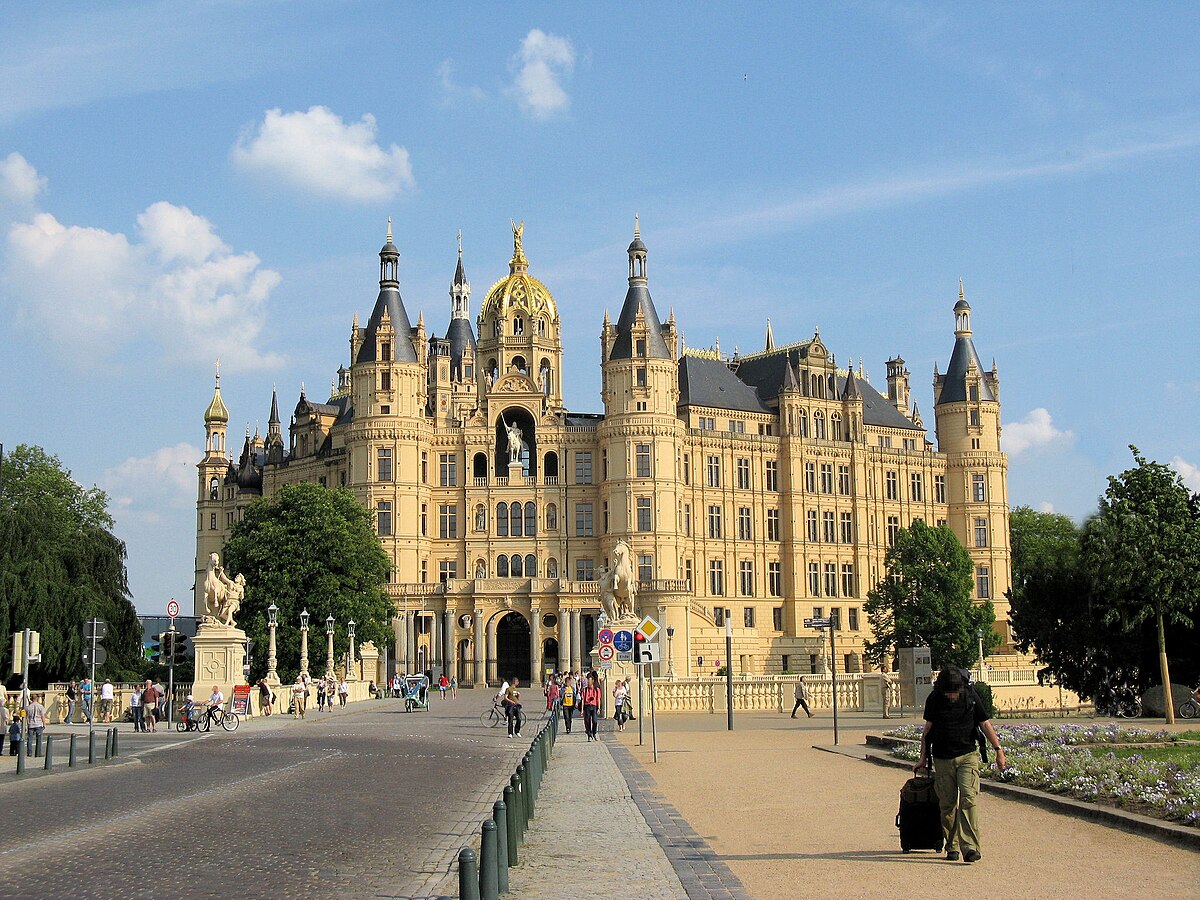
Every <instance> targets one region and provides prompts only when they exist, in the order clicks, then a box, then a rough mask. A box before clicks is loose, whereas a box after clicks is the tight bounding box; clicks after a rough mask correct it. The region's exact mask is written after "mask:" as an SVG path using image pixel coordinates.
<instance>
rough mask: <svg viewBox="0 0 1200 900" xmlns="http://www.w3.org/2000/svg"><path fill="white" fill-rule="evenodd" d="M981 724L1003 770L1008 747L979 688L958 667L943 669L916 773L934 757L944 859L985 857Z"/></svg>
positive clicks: (930, 702) (930, 706)
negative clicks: (978, 740) (981, 814)
mask: <svg viewBox="0 0 1200 900" xmlns="http://www.w3.org/2000/svg"><path fill="white" fill-rule="evenodd" d="M977 729H978V730H980V731H982V733H983V735H984V737H986V738H987V740H988V743H989V744H991V745H992V747H993V749H995V751H996V765H997V766H999V768H1000V769H1001V770H1003V769H1004V767H1005V760H1004V749H1003V748H1002V747H1001V746H1000V739H999V738H998V737H997V736H996V730H995V729H994V728H993V727H992V722H991V717H990V716H989V715H988V713H987V710H986V709H984V707H983V703H982V702H980V700H979V696H978V695H977V694H976V693H975V689H974V688H973V687H971V685H969V684H967V683H966V682H965V681H964V680H963V677H962V673H961V672H959V670H958V669H955V668H951V667H947V668H944V669H942V671H941V672H939V673H938V677H937V681H936V682H935V683H934V688H933V692H932V693H931V694H930V695H929V699H928V700H926V701H925V730H924V731H923V732H922V734H921V755H920V757H919V758H918V760H917V764H916V765H915V766H913V774H918V773H920V772H921V771H922V770H925V769H928V768H929V764H930V761H931V760H932V762H933V778H934V790H935V791H936V792H937V797H938V805H939V806H940V807H941V811H942V833H943V835H944V836H945V839H946V859H948V860H951V861H954V860H957V859H958V858H959V854H960V852H961V854H962V860H963V862H969V863H972V862H975V861H976V860H978V859H979V858H980V857H981V856H982V853H981V850H980V834H979V813H978V808H977V807H976V798H977V797H978V795H979V769H980V764H981V760H980V757H979V751H978V750H977V749H976V730H977Z"/></svg>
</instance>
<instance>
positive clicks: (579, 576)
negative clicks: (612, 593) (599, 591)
mask: <svg viewBox="0 0 1200 900" xmlns="http://www.w3.org/2000/svg"><path fill="white" fill-rule="evenodd" d="M575 580H576V581H595V580H596V562H595V560H591V559H577V560H575Z"/></svg>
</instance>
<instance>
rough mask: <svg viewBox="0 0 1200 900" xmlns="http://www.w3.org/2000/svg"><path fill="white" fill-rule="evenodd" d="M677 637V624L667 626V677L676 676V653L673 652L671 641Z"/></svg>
mask: <svg viewBox="0 0 1200 900" xmlns="http://www.w3.org/2000/svg"><path fill="white" fill-rule="evenodd" d="M674 639H675V626H674V625H668V626H667V677H668V678H674V677H675V655H674V654H673V653H672V652H671V643H672V641H674Z"/></svg>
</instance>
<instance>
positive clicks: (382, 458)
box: [375, 447, 392, 481]
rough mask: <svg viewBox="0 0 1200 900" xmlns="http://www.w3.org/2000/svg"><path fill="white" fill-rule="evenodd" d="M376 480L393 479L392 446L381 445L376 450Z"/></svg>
mask: <svg viewBox="0 0 1200 900" xmlns="http://www.w3.org/2000/svg"><path fill="white" fill-rule="evenodd" d="M375 480H376V481H391V480H392V448H391V447H380V448H379V449H378V450H376V451H375Z"/></svg>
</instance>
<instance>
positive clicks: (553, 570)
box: [546, 556, 558, 578]
mask: <svg viewBox="0 0 1200 900" xmlns="http://www.w3.org/2000/svg"><path fill="white" fill-rule="evenodd" d="M546 577H547V578H557V577H558V560H557V559H555V558H554V557H553V556H552V557H550V558H549V559H548V560H546Z"/></svg>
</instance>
